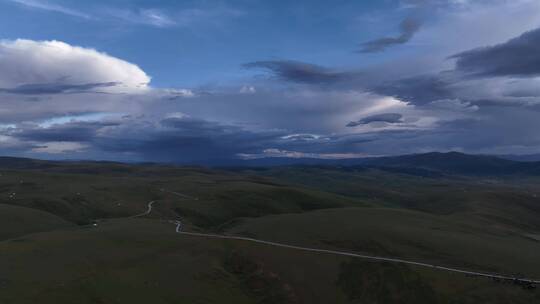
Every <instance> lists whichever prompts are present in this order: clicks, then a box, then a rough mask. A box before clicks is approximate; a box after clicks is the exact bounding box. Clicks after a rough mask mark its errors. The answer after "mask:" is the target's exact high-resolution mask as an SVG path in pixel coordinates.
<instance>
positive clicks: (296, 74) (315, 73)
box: [244, 60, 351, 84]
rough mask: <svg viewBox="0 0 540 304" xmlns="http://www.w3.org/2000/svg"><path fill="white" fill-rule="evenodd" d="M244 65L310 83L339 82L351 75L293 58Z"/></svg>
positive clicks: (284, 77)
mask: <svg viewBox="0 0 540 304" xmlns="http://www.w3.org/2000/svg"><path fill="white" fill-rule="evenodd" d="M244 67H246V68H263V69H267V70H270V71H271V72H272V73H273V74H274V75H276V76H277V77H278V78H279V79H282V80H287V81H294V82H299V83H309V84H328V83H337V82H340V81H344V80H346V79H347V78H349V77H350V76H351V75H350V74H349V73H347V72H341V71H335V70H332V69H328V68H325V67H322V66H319V65H315V64H310V63H305V62H300V61H293V60H274V61H256V62H250V63H246V64H244Z"/></svg>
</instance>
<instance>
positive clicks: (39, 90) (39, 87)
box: [0, 82, 119, 95]
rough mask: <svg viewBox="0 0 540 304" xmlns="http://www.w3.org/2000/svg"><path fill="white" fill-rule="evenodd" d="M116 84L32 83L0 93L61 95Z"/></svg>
mask: <svg viewBox="0 0 540 304" xmlns="http://www.w3.org/2000/svg"><path fill="white" fill-rule="evenodd" d="M118 84H119V83H118V82H101V83H85V84H62V83H33V84H23V85H20V86H17V87H14V88H0V93H9V94H21V95H45V94H61V93H83V92H93V91H94V90H95V89H98V88H107V87H113V86H116V85H118Z"/></svg>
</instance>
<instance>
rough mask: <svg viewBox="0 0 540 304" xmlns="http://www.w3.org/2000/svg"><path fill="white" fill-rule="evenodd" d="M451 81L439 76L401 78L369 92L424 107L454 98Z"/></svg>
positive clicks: (373, 88) (375, 87)
mask: <svg viewBox="0 0 540 304" xmlns="http://www.w3.org/2000/svg"><path fill="white" fill-rule="evenodd" d="M451 84H452V83H451V81H449V80H447V79H445V77H443V76H442V75H441V74H434V75H423V76H415V77H409V78H403V79H398V80H394V81H391V82H387V83H384V84H380V85H377V86H374V87H372V88H370V90H371V91H373V92H375V93H377V94H381V95H387V96H393V97H395V98H398V99H400V100H404V101H407V102H409V103H411V104H415V105H425V104H428V103H430V102H432V101H434V100H440V99H451V98H455V96H454V95H455V92H454V91H453V90H452V88H451V87H450V85H451Z"/></svg>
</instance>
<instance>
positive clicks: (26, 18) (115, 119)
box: [0, 0, 540, 163]
mask: <svg viewBox="0 0 540 304" xmlns="http://www.w3.org/2000/svg"><path fill="white" fill-rule="evenodd" d="M538 20H540V2H539V1H537V0H512V1H510V0H383V1H381V0H379V1H345V0H343V1H332V2H330V1H313V0H311V1H307V0H299V1H263V0H236V1H212V0H205V1H202V0H192V1H155V0H154V1H149V0H146V1H143V0H139V1H132V0H131V1H130V0H117V1H100V0H97V1H74V0H72V1H68V0H0V154H3V155H17V156H29V157H40V158H55V159H69V158H76V159H81V158H88V159H112V160H126V161H139V160H144V161H148V160H149V161H167V162H180V163H192V162H195V163H205V162H209V161H211V160H217V159H233V158H258V157H321V158H350V157H364V156H378V155H394V154H407V153H420V152H429V151H451V150H452V151H462V152H467V153H489V154H532V153H540V135H538V134H537V132H535V130H537V129H538V127H540V122H539V121H540V120H538V114H539V111H540V99H539V98H540V90H538V89H537V88H538V87H539V84H540V83H539V82H540V55H539V54H540V52H539V51H538V50H540V29H539V27H540V22H539V21H538Z"/></svg>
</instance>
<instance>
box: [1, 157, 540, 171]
mask: <svg viewBox="0 0 540 304" xmlns="http://www.w3.org/2000/svg"><path fill="white" fill-rule="evenodd" d="M525 159H526V160H520V158H519V157H510V156H491V155H471V154H464V153H459V152H447V153H440V152H430V153H423V154H411V155H402V156H391V157H373V158H355V159H331V160H329V159H317V158H285V157H273V158H260V159H251V160H214V161H211V162H208V163H206V164H169V165H171V166H174V165H178V166H180V165H202V166H209V167H221V168H246V167H251V168H255V167H277V166H281V167H283V166H285V167H286V166H324V167H340V168H343V169H360V168H377V169H381V170H387V171H392V172H402V173H407V174H414V175H426V176H434V175H441V174H458V175H459V174H461V175H509V174H520V175H540V161H533V160H532V159H533V158H532V156H531V157H530V158H525ZM97 165H104V166H107V165H108V166H111V167H115V169H116V170H129V169H128V168H129V167H130V166H132V165H138V166H155V165H160V166H163V165H164V166H167V164H155V163H141V164H122V163H117V162H116V163H115V162H98V161H46V160H36V159H29V158H17V157H0V169H4V170H6V169H11V170H25V169H31V170H48V169H53V170H61V171H65V170H73V171H78V170H81V171H82V172H84V171H85V170H89V169H88V168H89V167H92V168H96V166H97Z"/></svg>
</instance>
